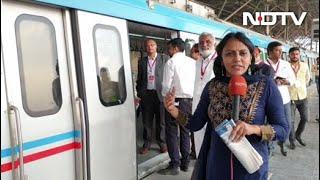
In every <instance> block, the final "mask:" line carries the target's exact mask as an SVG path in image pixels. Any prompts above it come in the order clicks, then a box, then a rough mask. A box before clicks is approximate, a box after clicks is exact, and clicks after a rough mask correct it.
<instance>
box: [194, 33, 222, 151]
mask: <svg viewBox="0 0 320 180" xmlns="http://www.w3.org/2000/svg"><path fill="white" fill-rule="evenodd" d="M199 52H200V54H201V59H200V60H199V61H197V62H196V78H195V83H194V90H193V101H192V113H194V111H195V110H196V108H197V106H198V103H199V101H200V97H201V94H202V91H203V89H204V87H205V86H206V84H207V82H209V81H210V80H211V79H212V78H214V72H213V64H214V60H215V58H216V57H217V53H216V51H215V37H214V36H213V35H212V34H211V33H207V32H203V33H201V34H200V36H199ZM205 128H206V126H205V127H203V128H202V129H201V130H199V131H196V132H194V133H193V134H194V143H195V150H196V156H198V155H199V151H200V147H201V144H202V140H203V136H204V133H205Z"/></svg>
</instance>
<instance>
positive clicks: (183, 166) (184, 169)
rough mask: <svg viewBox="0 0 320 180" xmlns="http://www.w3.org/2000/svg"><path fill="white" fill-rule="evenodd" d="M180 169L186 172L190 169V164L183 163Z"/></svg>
mask: <svg viewBox="0 0 320 180" xmlns="http://www.w3.org/2000/svg"><path fill="white" fill-rule="evenodd" d="M180 170H181V171H184V172H188V170H189V165H181V166H180Z"/></svg>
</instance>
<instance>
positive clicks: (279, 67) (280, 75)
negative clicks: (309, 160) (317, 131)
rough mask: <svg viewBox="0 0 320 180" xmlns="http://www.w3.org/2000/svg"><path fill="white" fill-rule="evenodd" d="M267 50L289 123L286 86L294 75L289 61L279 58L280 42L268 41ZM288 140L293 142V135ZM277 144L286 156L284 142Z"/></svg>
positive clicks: (290, 83)
mask: <svg viewBox="0 0 320 180" xmlns="http://www.w3.org/2000/svg"><path fill="white" fill-rule="evenodd" d="M267 51H268V56H269V58H268V60H267V63H268V64H269V65H270V66H271V67H272V68H273V70H274V72H275V77H274V79H275V82H276V84H277V86H278V89H279V91H280V94H281V97H282V101H283V106H284V111H285V115H286V119H287V121H288V124H289V125H290V124H291V121H292V119H291V110H290V106H291V99H290V94H289V90H288V87H289V86H291V85H293V84H294V82H295V75H294V72H293V70H292V68H291V65H290V63H289V62H287V61H284V60H282V59H281V55H282V44H281V43H279V42H277V41H273V42H271V43H269V44H268V47H267ZM290 128H291V127H290ZM289 141H290V143H291V142H293V141H294V137H292V136H290V137H289ZM278 145H279V146H280V149H281V153H282V155H283V156H287V151H286V150H285V149H284V142H281V141H279V142H278Z"/></svg>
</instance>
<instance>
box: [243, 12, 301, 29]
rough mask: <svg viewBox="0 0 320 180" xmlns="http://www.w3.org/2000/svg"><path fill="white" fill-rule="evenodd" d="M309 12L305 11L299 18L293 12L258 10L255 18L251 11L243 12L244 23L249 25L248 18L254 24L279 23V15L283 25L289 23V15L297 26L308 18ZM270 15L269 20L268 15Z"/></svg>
mask: <svg viewBox="0 0 320 180" xmlns="http://www.w3.org/2000/svg"><path fill="white" fill-rule="evenodd" d="M306 15H307V12H303V13H302V14H301V16H300V18H299V19H298V18H297V17H296V15H295V14H294V13H293V12H256V17H255V19H254V18H253V15H252V14H251V13H249V12H243V14H242V23H243V25H245V26H247V25H248V19H249V21H250V23H251V24H252V25H275V24H276V23H277V17H281V25H287V24H286V20H287V17H288V16H289V17H291V19H292V21H293V23H294V24H295V25H297V26H299V25H301V24H302V22H303V21H304V19H305V18H306ZM268 16H269V17H270V18H269V20H268V21H267V17H268Z"/></svg>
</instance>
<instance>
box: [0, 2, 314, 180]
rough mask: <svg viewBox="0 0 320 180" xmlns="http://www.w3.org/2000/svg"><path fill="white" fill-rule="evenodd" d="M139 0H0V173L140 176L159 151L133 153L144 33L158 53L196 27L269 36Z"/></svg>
mask: <svg viewBox="0 0 320 180" xmlns="http://www.w3.org/2000/svg"><path fill="white" fill-rule="evenodd" d="M148 2H149V1H145V0H90V1H88V0H76V1H61V0H36V1H30V0H24V1H13V0H1V3H2V6H1V27H2V28H1V179H5V180H11V179H30V180H33V179H48V180H49V179H52V180H57V179H59V180H63V179H65V180H71V179H83V180H86V179H93V180H97V179H117V180H129V179H140V178H142V177H144V176H146V175H147V174H148V173H150V172H152V171H153V170H154V168H153V167H154V166H155V165H156V164H159V163H163V162H165V161H168V155H167V154H159V153H158V152H153V153H151V155H150V156H147V157H145V156H141V155H139V154H137V147H139V146H140V145H141V143H142V135H141V132H142V128H141V120H139V118H137V117H136V109H135V108H136V107H135V103H134V99H135V88H134V87H135V80H136V74H137V62H138V60H139V59H140V57H141V56H143V55H144V51H145V49H144V45H143V42H144V40H145V39H146V38H152V39H154V40H155V41H156V42H157V43H158V50H159V52H160V53H165V52H166V43H167V41H168V40H170V39H171V38H174V37H181V38H182V39H184V40H185V41H186V42H188V43H189V47H191V44H192V43H195V42H197V40H198V36H199V34H200V33H202V32H210V33H212V34H213V35H214V36H215V37H216V38H217V41H218V42H219V40H220V39H221V38H223V36H224V35H226V34H227V33H228V32H230V31H243V32H245V33H246V34H247V35H248V36H249V37H250V39H251V40H252V41H253V42H254V44H255V45H257V46H259V47H261V48H264V49H265V48H266V47H267V44H268V43H269V42H270V41H272V40H274V39H272V38H270V37H266V36H263V35H261V34H258V33H255V32H252V31H248V30H246V29H243V28H240V27H237V26H234V25H230V24H228V23H226V22H218V21H214V20H209V19H205V18H203V17H199V16H195V15H192V14H191V13H188V12H185V11H182V10H178V9H174V8H172V7H168V6H165V5H162V4H157V3H155V4H153V5H152V6H150V4H148ZM187 51H188V49H187ZM264 52H266V51H265V50H264ZM265 58H266V56H265V55H264V59H265ZM312 58H314V57H312ZM105 80H106V81H105Z"/></svg>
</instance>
